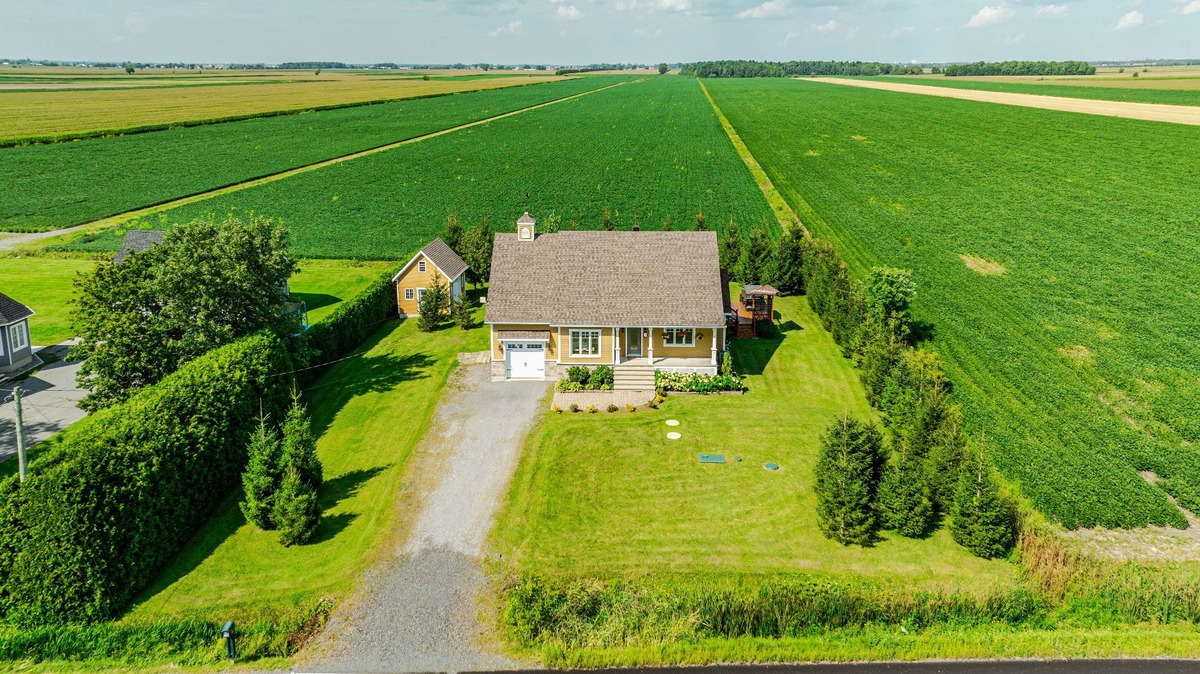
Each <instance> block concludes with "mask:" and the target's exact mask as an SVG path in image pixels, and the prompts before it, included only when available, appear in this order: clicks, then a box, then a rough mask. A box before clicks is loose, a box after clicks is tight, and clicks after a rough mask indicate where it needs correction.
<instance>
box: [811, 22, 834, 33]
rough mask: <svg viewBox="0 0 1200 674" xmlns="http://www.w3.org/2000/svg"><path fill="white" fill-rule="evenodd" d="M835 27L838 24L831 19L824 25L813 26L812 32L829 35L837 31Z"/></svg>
mask: <svg viewBox="0 0 1200 674" xmlns="http://www.w3.org/2000/svg"><path fill="white" fill-rule="evenodd" d="M837 27H838V22H837V21H834V20H833V19H830V20H828V21H826V22H825V23H818V24H813V30H815V31H817V32H818V33H830V32H833V31H834V30H837Z"/></svg>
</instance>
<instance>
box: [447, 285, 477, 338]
mask: <svg viewBox="0 0 1200 674" xmlns="http://www.w3.org/2000/svg"><path fill="white" fill-rule="evenodd" d="M474 310H475V302H474V300H472V299H471V298H470V296H468V295H467V294H466V293H463V296H462V297H460V298H459V299H458V301H457V302H455V303H454V307H453V308H451V309H450V317H451V318H453V319H454V324H455V325H457V326H458V327H459V328H461V329H463V330H470V329H471V328H473V327H475V317H474V315H473V314H472V313H471V312H472V311H474Z"/></svg>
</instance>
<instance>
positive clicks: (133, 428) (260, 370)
mask: <svg viewBox="0 0 1200 674" xmlns="http://www.w3.org/2000/svg"><path fill="white" fill-rule="evenodd" d="M291 372H292V364H291V359H290V356H289V354H288V352H287V349H286V348H285V346H284V345H283V343H282V342H280V341H279V340H278V339H277V338H275V337H274V336H273V335H270V334H267V333H259V334H256V335H252V336H249V337H246V338H243V339H241V340H238V341H237V342H234V343H232V344H229V345H226V346H224V347H221V348H219V349H216V350H214V351H211V352H209V353H208V354H206V355H204V356H201V357H200V358H197V359H196V360H194V361H192V362H190V363H188V364H186V365H184V366H183V367H182V368H180V369H179V370H178V371H177V372H175V373H174V374H171V375H170V376H168V377H167V378H166V379H164V380H163V381H161V382H160V383H158V384H156V385H154V386H151V387H149V388H147V389H145V390H143V391H141V392H140V393H138V394H137V395H135V396H134V397H133V398H131V399H130V400H129V401H127V402H125V403H122V404H119V405H115V406H113V407H111V408H108V409H105V410H102V411H101V412H98V413H96V414H94V415H92V416H90V417H87V418H86V419H84V420H83V421H81V422H79V423H78V424H76V425H75V426H72V427H71V428H70V429H69V430H68V431H67V432H66V433H64V435H63V438H62V440H61V441H60V442H59V443H58V444H57V445H56V446H55V447H54V448H53V449H52V450H50V451H49V452H48V453H47V454H46V455H45V456H44V457H41V458H39V460H37V461H35V462H34V463H33V465H32V466H31V467H30V474H29V476H28V477H27V479H26V480H25V482H24V483H19V482H18V481H17V480H16V478H15V477H14V478H9V479H8V480H6V481H5V482H4V483H3V484H0V609H2V610H3V611H4V613H5V614H7V617H8V620H9V622H12V623H14V624H17V625H26V626H41V625H48V624H56V623H89V622H95V621H99V620H105V619H110V618H113V617H114V616H116V615H117V614H118V613H119V612H121V611H122V610H123V609H124V608H125V607H126V606H128V604H129V603H130V601H131V600H132V599H133V598H134V597H135V596H136V595H137V594H138V593H139V592H140V591H141V590H142V589H144V588H145V587H146V586H147V585H148V584H149V583H150V582H151V581H152V580H153V579H154V577H155V575H156V574H157V573H158V572H159V571H160V570H161V568H162V567H163V565H164V564H165V563H166V562H167V561H168V560H169V559H171V557H173V556H174V555H175V554H176V553H177V552H179V550H180V549H181V547H182V546H183V545H184V544H185V543H186V542H187V540H188V539H189V537H191V536H192V534H193V533H195V531H196V529H197V528H198V527H199V526H200V524H202V523H203V522H204V520H205V519H206V518H207V517H208V516H209V515H210V514H211V513H212V511H213V508H214V507H215V506H216V505H217V504H218V503H219V502H220V501H221V500H222V499H223V498H224V497H225V496H226V495H227V494H229V493H230V491H231V490H232V489H234V488H235V487H236V486H237V485H238V483H239V482H238V480H239V476H240V475H241V472H242V469H243V467H244V465H245V462H246V442H247V440H248V438H249V437H250V434H251V432H252V430H253V428H254V425H255V420H256V419H257V418H258V414H259V403H260V401H261V402H262V406H263V409H264V411H266V412H267V413H269V414H271V415H272V416H274V417H275V418H282V417H283V414H284V410H285V409H286V403H287V401H288V399H289V398H288V392H289V389H290V387H291V383H292V382H291V379H292V378H291V377H290V376H286V375H290V373H291Z"/></svg>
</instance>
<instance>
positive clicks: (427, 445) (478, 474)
mask: <svg viewBox="0 0 1200 674" xmlns="http://www.w3.org/2000/svg"><path fill="white" fill-rule="evenodd" d="M490 378H491V377H490V370H489V368H488V367H487V366H486V365H471V366H463V367H460V368H459V369H458V371H457V372H456V373H455V376H454V378H453V379H452V380H451V382H450V385H449V386H448V387H447V388H446V393H445V394H444V395H443V399H442V402H441V404H440V406H439V408H438V412H437V421H438V422H440V425H438V426H436V427H435V428H436V429H437V430H434V431H431V432H430V433H429V434H427V435H426V438H425V439H424V440H423V441H422V443H421V445H420V446H419V447H418V448H417V450H416V455H414V457H413V460H414V461H417V462H418V463H416V464H414V465H415V467H416V470H428V471H430V472H431V473H435V474H433V475H430V476H417V478H416V479H415V480H413V481H412V482H415V483H417V484H421V483H425V484H430V485H436V487H434V488H433V489H432V490H431V491H430V492H429V494H428V496H427V497H426V498H425V501H424V504H423V507H422V510H421V512H420V514H419V515H418V516H417V518H416V521H415V523H414V525H413V529H412V533H411V535H410V537H409V539H408V541H407V542H406V543H405V545H404V547H403V548H402V549H400V550H399V551H398V552H397V558H396V559H394V560H391V561H390V563H386V564H384V565H382V566H381V568H380V569H377V570H375V571H374V573H371V574H368V576H369V579H368V581H367V583H366V585H367V587H366V588H365V589H364V591H362V593H361V595H360V597H359V598H358V599H357V600H355V601H352V602H348V605H347V607H346V608H344V609H341V610H339V611H338V612H337V613H336V614H335V615H334V616H333V618H331V620H330V622H329V626H328V627H327V628H326V630H325V633H324V634H323V635H322V636H321V637H320V638H319V640H318V642H317V643H316V644H314V645H313V647H312V648H311V649H310V650H309V652H308V655H307V656H306V657H305V658H304V659H303V660H301V661H300V662H299V663H298V664H297V665H296V670H297V671H305V672H429V671H439V672H459V671H471V670H487V669H505V668H513V667H518V666H520V665H521V663H518V662H513V661H510V660H507V659H505V658H503V657H499V656H497V655H495V654H494V653H491V652H489V649H487V648H486V647H484V646H481V645H480V637H481V635H482V634H483V629H482V626H481V625H480V624H479V621H478V618H477V606H476V597H477V596H478V594H479V592H480V590H482V589H483V588H484V583H485V580H486V579H485V577H484V574H483V571H482V569H481V568H480V564H481V562H482V555H483V551H484V546H485V543H486V540H487V536H488V532H489V531H490V530H491V527H492V521H493V517H494V516H495V512H496V509H497V508H498V507H499V505H500V501H501V498H502V495H503V492H504V489H505V487H506V486H507V484H508V481H509V479H510V478H511V476H512V473H513V471H514V470H515V469H516V465H517V460H518V459H519V457H520V453H521V446H522V442H523V440H524V437H525V432H526V431H527V430H528V428H529V427H530V425H531V424H532V423H533V420H534V418H535V417H536V416H537V414H538V412H539V411H541V405H540V403H541V400H542V398H543V397H544V396H545V394H546V390H547V386H548V385H547V384H546V383H545V382H528V381H512V382H492V381H490ZM423 478H428V479H423Z"/></svg>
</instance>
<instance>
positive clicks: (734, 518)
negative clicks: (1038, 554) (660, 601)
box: [494, 298, 1015, 589]
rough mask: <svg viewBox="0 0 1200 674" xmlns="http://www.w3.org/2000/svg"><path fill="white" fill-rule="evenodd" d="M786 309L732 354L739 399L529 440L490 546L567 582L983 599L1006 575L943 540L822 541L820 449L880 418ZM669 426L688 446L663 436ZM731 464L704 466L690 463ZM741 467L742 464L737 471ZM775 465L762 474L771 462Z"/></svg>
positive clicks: (818, 334)
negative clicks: (643, 580)
mask: <svg viewBox="0 0 1200 674" xmlns="http://www.w3.org/2000/svg"><path fill="white" fill-rule="evenodd" d="M777 308H778V309H779V310H780V311H781V312H782V315H783V329H782V331H781V332H780V336H779V337H776V338H773V339H760V340H755V341H748V340H739V341H737V342H735V343H734V347H733V351H734V358H735V363H736V367H737V368H738V369H739V371H741V372H742V373H744V374H745V380H746V384H747V386H749V389H750V390H749V392H748V393H747V394H746V395H745V396H740V397H739V396H723V395H716V396H671V397H669V398H668V399H667V401H666V403H665V404H664V405H663V406H662V407H661V408H660V409H659V410H653V411H652V410H648V409H641V410H639V411H637V412H635V413H633V414H629V413H627V412H620V413H617V414H608V413H605V412H600V413H597V414H586V413H580V414H571V413H563V414H561V415H558V414H554V413H548V414H547V416H546V417H545V418H544V419H543V420H542V421H541V423H540V424H539V425H538V426H537V427H536V428H535V429H534V430H533V431H532V432H531V433H530V436H529V438H528V441H527V443H526V447H525V454H524V456H523V458H522V461H521V465H520V467H519V469H518V472H517V474H516V477H515V478H514V480H513V486H512V489H511V491H510V493H509V496H508V502H507V504H506V507H505V512H504V514H503V515H502V516H501V518H500V522H499V524H498V525H497V529H496V531H495V533H494V543H495V546H496V548H497V549H498V551H499V552H501V553H503V555H504V558H505V559H506V561H507V562H508V563H509V564H510V565H513V566H516V567H519V568H522V569H525V570H533V571H538V572H542V573H546V574H552V575H562V576H595V577H602V578H604V577H631V576H641V575H651V574H667V575H673V574H680V575H684V574H687V575H692V574H703V575H705V576H707V577H710V578H711V579H714V580H719V579H720V578H729V579H733V578H735V574H757V573H779V572H803V573H814V574H818V575H826V574H827V575H829V576H840V577H858V578H863V579H869V580H871V581H875V582H880V583H884V582H896V583H903V584H905V585H913V584H919V585H922V586H937V587H941V588H954V589H960V588H964V589H984V588H989V587H996V586H997V585H1000V584H1006V583H1009V582H1011V581H1012V580H1013V579H1014V576H1015V569H1014V567H1013V566H1012V565H1010V564H1008V563H1006V562H1002V561H983V560H980V559H977V558H975V557H973V556H971V554H970V553H968V552H967V551H966V550H964V549H963V548H960V547H959V546H957V545H956V544H954V543H953V541H952V540H951V539H950V536H949V533H948V532H947V531H946V530H944V529H942V530H939V531H937V532H936V533H935V534H934V535H933V536H931V537H930V538H929V539H927V540H912V539H906V538H901V537H897V536H892V535H888V534H884V536H883V540H881V541H880V542H879V543H878V544H877V545H876V546H874V547H870V548H861V547H856V546H851V547H843V546H842V545H840V544H837V543H833V542H831V541H829V540H826V539H825V538H824V537H823V536H822V535H821V534H820V533H819V531H818V530H817V526H816V513H815V498H814V496H813V493H812V472H813V464H814V463H815V460H816V450H817V438H818V435H819V434H820V433H821V431H822V430H823V429H824V428H825V427H826V426H827V425H828V424H829V423H830V422H831V421H833V420H834V419H835V418H836V417H838V416H840V415H842V414H843V413H845V412H847V411H848V412H849V413H851V414H854V415H858V416H860V417H865V416H868V415H870V414H871V412H870V410H869V408H868V405H867V402H866V400H865V398H864V397H863V393H862V390H861V388H860V385H859V383H858V378H857V374H856V373H855V371H854V370H853V368H852V367H851V365H850V363H849V362H848V361H847V360H846V359H844V358H842V357H841V355H840V352H839V351H838V349H837V347H836V346H835V345H834V343H833V340H832V339H831V338H830V336H829V334H828V333H826V332H825V331H824V329H823V328H822V327H821V325H820V323H819V322H818V320H817V318H816V316H815V315H814V314H813V313H812V310H811V309H810V308H809V306H808V302H807V300H805V299H803V298H784V299H781V300H780V301H779V303H778V304H777ZM667 419H677V420H679V422H680V425H679V426H678V428H677V429H676V430H678V431H679V432H680V433H682V435H683V438H682V439H680V440H677V441H671V440H668V439H666V433H667V432H668V431H670V430H672V429H671V428H669V427H667V426H666V425H664V421H666V420H667ZM701 452H715V453H723V454H725V455H726V457H727V459H728V460H729V463H727V464H724V465H700V464H699V463H698V462H697V454H699V453H701ZM734 457H741V458H742V461H741V462H740V463H737V462H734ZM768 461H770V462H776V463H778V464H779V465H781V466H782V469H781V470H780V471H778V472H770V471H767V470H764V468H763V464H764V463H765V462H768Z"/></svg>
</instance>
